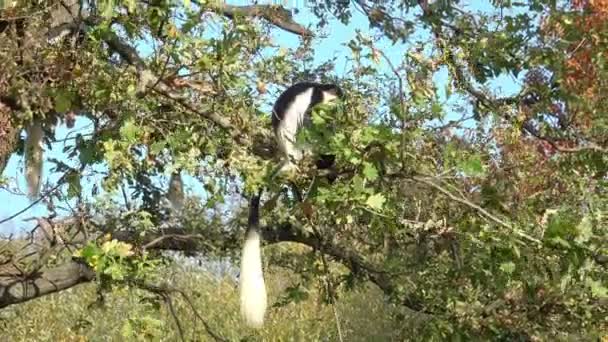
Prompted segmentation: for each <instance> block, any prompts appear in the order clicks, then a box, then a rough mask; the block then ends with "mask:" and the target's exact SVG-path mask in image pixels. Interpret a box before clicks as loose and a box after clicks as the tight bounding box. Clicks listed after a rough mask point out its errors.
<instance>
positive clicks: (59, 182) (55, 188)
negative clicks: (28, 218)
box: [0, 175, 65, 224]
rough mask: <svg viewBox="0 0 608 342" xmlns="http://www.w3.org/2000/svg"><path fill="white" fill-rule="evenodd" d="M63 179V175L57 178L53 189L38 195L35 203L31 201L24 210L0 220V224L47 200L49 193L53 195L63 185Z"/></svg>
mask: <svg viewBox="0 0 608 342" xmlns="http://www.w3.org/2000/svg"><path fill="white" fill-rule="evenodd" d="M64 179H65V175H63V176H61V178H59V180H58V181H57V185H55V186H54V187H53V188H51V189H50V190H48V191H46V192H45V193H44V194H42V195H40V197H38V198H37V199H36V200H35V201H33V202H32V203H30V204H29V205H28V206H26V207H25V208H23V209H21V210H19V211H18V212H16V213H14V214H12V215H11V216H9V217H7V218H4V219H2V220H0V224H3V223H5V222H8V221H10V220H12V219H14V218H15V217H17V216H19V215H21V214H23V213H24V212H26V211H28V210H29V209H30V208H32V207H33V206H35V205H36V204H38V203H40V202H41V201H42V200H43V199H45V198H47V197H48V196H49V195H50V194H51V193H53V192H54V191H55V190H57V189H58V188H59V187H60V186H62V185H63V180H64Z"/></svg>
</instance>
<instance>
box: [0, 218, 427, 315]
mask: <svg viewBox="0 0 608 342" xmlns="http://www.w3.org/2000/svg"><path fill="white" fill-rule="evenodd" d="M65 222H72V223H73V222H79V220H74V219H73V218H70V219H67V220H66V221H65ZM260 230H261V233H262V236H263V238H264V241H266V242H267V243H271V244H272V243H280V242H297V243H301V244H304V245H306V246H309V247H311V248H314V249H316V250H318V251H320V252H321V253H324V254H326V255H329V256H331V257H333V258H334V259H335V260H336V261H338V262H340V263H342V264H343V265H345V266H346V267H348V268H349V269H350V270H351V271H352V272H353V273H355V274H358V275H360V276H363V277H364V278H367V279H369V280H370V281H371V282H373V283H374V284H376V285H377V286H378V287H379V288H380V289H381V290H382V291H383V292H384V293H386V294H387V295H392V294H395V290H396V286H395V284H394V283H393V282H392V280H391V278H390V274H389V273H387V272H384V271H382V270H380V269H378V268H377V267H376V266H374V265H373V264H371V263H369V262H368V261H366V260H365V259H364V258H363V257H362V256H361V255H359V254H358V253H357V252H355V251H354V250H352V249H350V248H347V247H345V246H339V245H337V244H334V243H331V242H329V241H321V240H320V239H319V238H318V237H316V236H314V235H312V234H306V233H305V232H303V231H302V230H301V229H299V228H298V227H295V226H293V225H292V224H290V223H282V224H279V225H276V226H266V227H262V228H261V229H260ZM112 236H113V238H115V239H117V240H121V241H124V242H129V243H133V244H136V245H138V246H143V247H145V248H146V249H150V250H152V249H156V250H175V251H184V252H205V251H211V250H213V249H224V248H229V247H230V246H232V247H234V246H235V244H236V243H237V242H238V237H237V235H236V233H228V234H226V235H225V236H223V237H222V240H221V241H209V239H210V237H209V236H203V235H202V234H189V233H187V232H184V230H183V229H181V228H169V229H166V228H165V229H163V230H162V233H158V234H156V235H155V234H148V235H147V236H146V238H145V240H144V241H141V239H140V237H139V236H138V234H136V233H135V232H127V231H120V232H115V233H113V234H112ZM80 243H81V244H82V243H84V241H80ZM94 276H95V273H94V272H93V271H92V270H91V269H90V268H89V267H88V266H87V265H85V264H82V263H78V262H74V261H72V262H68V263H66V264H64V265H61V266H58V267H54V268H48V269H42V270H40V271H38V272H36V273H34V274H31V275H29V276H27V277H24V276H23V274H22V272H20V271H19V270H17V269H12V271H10V272H8V271H2V270H1V269H0V308H2V307H6V306H9V305H12V304H17V303H23V302H26V301H28V300H31V299H34V298H37V297H40V296H43V295H46V294H50V293H54V292H58V291H61V290H65V289H68V288H70V287H72V286H75V285H78V284H80V283H85V282H89V281H92V280H93V279H94ZM23 288H25V289H27V290H24V291H18V289H23ZM402 304H403V305H404V306H405V307H407V308H409V309H411V310H413V311H416V312H420V313H425V310H424V307H423V305H422V303H421V302H420V301H418V300H415V299H412V298H405V299H403V300H402Z"/></svg>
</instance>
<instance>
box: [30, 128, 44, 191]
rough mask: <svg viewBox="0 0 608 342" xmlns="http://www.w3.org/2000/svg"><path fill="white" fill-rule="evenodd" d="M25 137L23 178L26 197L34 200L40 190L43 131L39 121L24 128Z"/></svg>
mask: <svg viewBox="0 0 608 342" xmlns="http://www.w3.org/2000/svg"><path fill="white" fill-rule="evenodd" d="M26 131H27V137H26V138H25V179H26V181H27V190H28V197H29V198H30V200H35V199H36V198H37V197H38V193H39V192H40V178H41V176H42V137H43V136H44V131H43V130H42V125H41V124H40V123H39V122H34V123H32V124H31V125H29V126H28V127H27V129H26Z"/></svg>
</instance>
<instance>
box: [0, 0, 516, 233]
mask: <svg viewBox="0 0 608 342" xmlns="http://www.w3.org/2000/svg"><path fill="white" fill-rule="evenodd" d="M229 3H230V4H235V5H245V4H250V3H251V2H249V1H229ZM259 3H268V1H267V2H263V1H259ZM275 3H277V2H276V1H275ZM283 3H284V4H285V2H283ZM287 3H288V4H287V7H288V8H291V9H294V8H297V9H298V13H297V14H295V16H294V17H295V20H296V21H298V22H300V23H303V24H305V25H306V24H309V23H315V22H316V17H315V16H314V15H313V14H312V13H311V11H310V10H309V9H308V8H307V7H306V6H305V3H306V2H305V1H287ZM472 4H474V5H472ZM468 8H469V9H473V10H478V11H482V12H483V11H488V10H490V9H491V6H490V5H489V3H488V2H487V1H471V2H470V4H469V6H468ZM327 27H328V28H330V30H331V31H329V30H328V32H326V33H329V34H328V37H327V38H324V39H320V40H317V41H316V42H315V45H314V46H315V49H316V50H315V62H316V63H321V62H323V61H326V60H328V59H331V58H332V57H334V56H337V57H338V60H337V63H336V68H335V73H336V75H338V76H340V75H342V74H343V73H344V72H345V71H346V70H348V69H349V67H351V66H350V65H348V64H347V63H348V62H347V59H348V58H349V57H352V56H351V51H350V49H349V48H348V47H346V46H345V43H347V42H348V41H349V40H350V39H351V38H354V37H355V35H356V32H357V30H359V31H361V32H369V24H368V21H367V18H366V17H365V16H364V15H363V14H361V13H360V12H359V11H357V10H355V11H353V17H352V18H351V21H350V24H349V25H343V24H342V23H340V22H339V21H337V20H335V19H334V20H331V21H330V24H329V25H328V26H327ZM428 39H430V37H428V36H424V35H419V36H414V37H412V39H411V41H412V42H415V41H416V40H428ZM274 40H275V42H276V43H278V44H280V45H282V46H284V47H287V48H296V47H297V46H298V44H299V38H297V37H296V36H295V35H293V34H290V33H288V32H285V31H281V30H279V29H276V30H275V31H274ZM376 46H377V47H378V48H380V49H382V50H383V51H384V52H385V53H386V55H387V56H388V58H389V59H391V61H392V62H393V64H395V65H399V64H400V62H401V58H402V56H403V54H404V53H405V51H406V48H407V45H403V44H398V45H394V46H393V45H392V44H391V43H390V42H389V41H387V40H385V41H380V42H378V43H377V44H376ZM139 48H140V50H143V51H145V50H146V49H147V48H148V47H146V46H145V45H142V46H140V47H139ZM379 69H380V70H383V71H384V72H385V73H387V74H390V70H389V69H388V67H387V64H386V63H385V62H384V61H382V62H381V64H380V66H379ZM446 80H447V72H445V71H442V72H438V73H437V75H436V76H435V81H436V84H439V85H441V84H444V83H445V82H446ZM439 88H440V89H441V87H439ZM491 88H492V89H496V90H500V91H501V95H509V94H512V93H514V92H516V91H517V90H518V89H519V86H518V82H516V81H515V80H513V79H512V78H510V77H508V76H504V77H500V78H498V79H496V80H493V81H492V82H491ZM267 100H268V103H271V102H272V99H270V98H269V99H267ZM459 100H460V99H458V98H452V99H450V102H451V101H459ZM453 115H457V113H453ZM90 128H91V127H90V123H89V122H87V120H86V119H79V120H77V122H76V125H75V127H74V128H73V129H70V130H68V129H67V128H66V127H65V126H60V127H58V128H57V131H56V138H57V139H58V140H61V139H64V138H65V137H66V136H67V135H68V134H69V135H73V134H75V132H80V133H87V132H90ZM62 148H63V146H62V143H56V144H53V149H52V150H46V151H45V158H56V159H59V160H66V155H65V154H64V153H62ZM51 166H52V164H51V163H49V162H46V163H45V164H44V172H43V182H49V184H51V185H52V184H55V182H56V181H57V179H58V178H59V176H60V175H58V174H52V173H51V172H50V167H51ZM22 167H23V161H22V158H21V157H19V156H16V155H13V156H12V157H11V159H10V161H9V163H8V165H7V167H6V169H5V171H4V176H5V177H8V178H9V182H10V184H12V185H14V184H17V185H18V186H19V188H20V189H21V190H22V191H24V190H25V181H24V178H23V173H22ZM98 181H99V179H88V180H86V179H85V180H83V181H82V182H83V186H84V190H85V191H87V192H88V193H90V188H91V187H92V185H93V183H95V182H98ZM185 183H186V188H187V189H189V191H191V192H193V193H195V194H197V195H201V192H202V187H201V185H200V184H199V183H198V182H197V181H196V180H194V179H192V178H189V177H188V178H186V179H185ZM0 203H4V205H2V206H0V219H3V218H5V217H8V216H9V215H12V214H13V213H15V212H17V211H19V210H22V209H23V208H25V207H26V206H28V205H29V204H30V202H29V200H28V199H27V197H25V196H22V195H14V194H12V193H10V192H7V191H4V190H0ZM45 214H47V212H46V209H45V206H44V205H42V204H38V205H35V206H33V207H32V208H31V209H30V210H28V211H27V212H25V213H23V214H21V215H20V216H18V217H17V218H15V219H14V220H11V221H8V222H6V223H4V224H2V225H0V234H6V233H10V232H16V231H17V230H21V229H27V228H30V227H32V225H33V222H31V221H23V219H27V218H31V217H33V216H40V215H45Z"/></svg>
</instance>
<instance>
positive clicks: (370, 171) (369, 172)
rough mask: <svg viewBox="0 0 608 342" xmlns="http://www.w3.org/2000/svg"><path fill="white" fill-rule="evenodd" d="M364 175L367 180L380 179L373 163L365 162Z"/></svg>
mask: <svg viewBox="0 0 608 342" xmlns="http://www.w3.org/2000/svg"><path fill="white" fill-rule="evenodd" d="M363 165H364V166H363V175H364V176H365V178H366V179H368V180H370V181H373V180H376V179H377V178H378V170H376V167H375V166H374V165H372V164H371V163H368V162H365V163H363Z"/></svg>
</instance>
